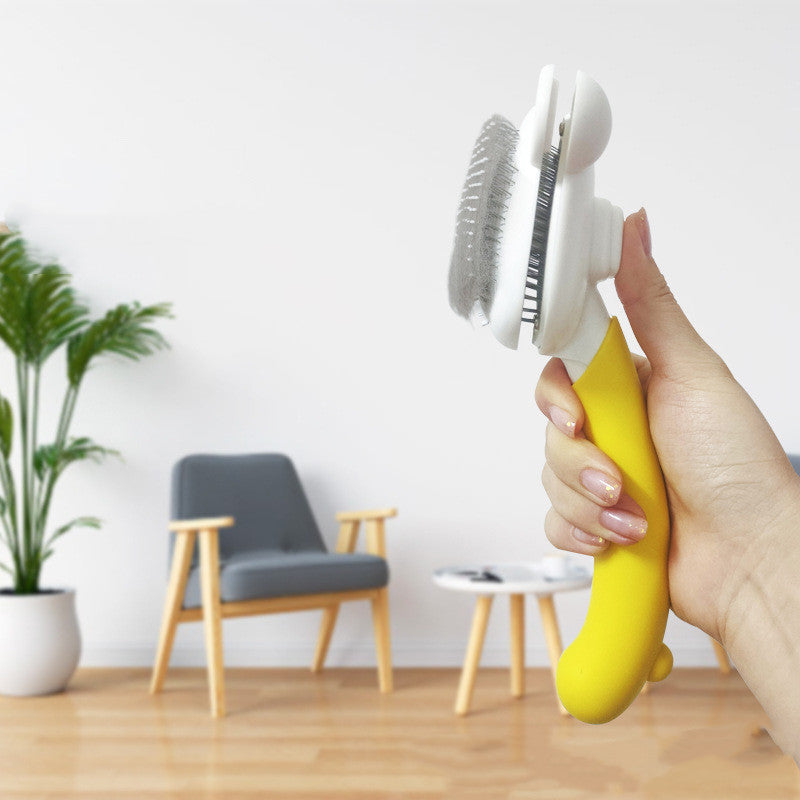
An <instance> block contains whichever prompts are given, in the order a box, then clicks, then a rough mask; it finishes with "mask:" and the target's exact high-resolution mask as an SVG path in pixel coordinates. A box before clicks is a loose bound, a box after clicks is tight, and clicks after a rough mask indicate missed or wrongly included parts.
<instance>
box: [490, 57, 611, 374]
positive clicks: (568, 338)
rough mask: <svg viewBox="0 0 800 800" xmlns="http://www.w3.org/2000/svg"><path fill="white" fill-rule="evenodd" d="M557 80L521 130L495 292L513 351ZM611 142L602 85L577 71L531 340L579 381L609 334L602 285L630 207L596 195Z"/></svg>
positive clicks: (549, 81)
mask: <svg viewBox="0 0 800 800" xmlns="http://www.w3.org/2000/svg"><path fill="white" fill-rule="evenodd" d="M557 95H558V82H557V81H556V79H555V71H554V68H553V67H552V66H548V67H545V68H544V69H543V70H542V72H541V74H540V76H539V85H538V89H537V92H536V103H535V105H534V107H533V108H532V109H531V110H530V112H529V113H528V114H527V116H526V117H525V120H524V121H523V123H522V125H521V126H520V132H519V134H520V139H519V144H518V146H517V149H516V152H515V154H514V157H515V160H516V163H515V167H516V168H517V174H516V176H515V180H514V183H515V186H514V192H513V193H512V196H511V198H510V199H509V206H508V209H507V211H506V213H505V221H504V225H503V237H502V239H501V242H500V251H499V257H498V264H499V266H498V274H497V289H496V293H495V297H494V301H493V303H492V313H491V316H490V322H489V326H490V328H491V330H492V333H493V334H494V336H495V337H496V338H497V339H498V341H500V342H501V343H502V344H504V345H506V347H511V348H516V347H517V345H518V342H519V336H520V329H521V319H522V305H523V298H524V296H525V280H526V275H527V264H528V255H529V252H530V247H531V236H532V233H533V222H534V220H533V215H532V213H531V209H532V208H534V207H535V205H536V196H537V193H538V190H539V179H540V175H541V164H542V159H543V157H544V154H545V153H546V152H547V151H548V150H549V149H550V147H551V145H552V143H553V129H554V121H555V109H556V101H557ZM610 136H611V108H610V106H609V104H608V99H607V98H606V95H605V93H604V92H603V90H602V89H601V88H600V86H599V85H598V84H597V83H596V82H595V81H594V80H593V79H592V78H590V77H589V76H588V75H587V74H586V73H584V72H578V75H577V80H576V86H575V95H574V98H573V102H572V108H571V110H570V113H569V116H568V117H567V118H566V119H565V120H564V129H563V133H562V134H561V146H560V148H561V153H560V158H559V165H558V176H557V179H556V190H555V193H554V198H553V205H552V210H551V217H550V226H549V235H548V240H547V253H546V258H545V275H544V279H543V286H542V291H543V295H542V298H541V300H540V303H539V311H538V323H537V325H536V328H535V331H534V337H533V342H534V344H535V345H536V346H537V348H538V349H539V351H540V352H541V353H543V354H544V355H556V356H559V357H560V358H561V359H562V360H563V361H564V363H565V365H566V367H567V370H568V372H569V375H570V377H571V378H572V380H573V381H575V380H577V379H578V378H579V377H580V376H581V375H582V374H583V371H584V369H585V368H586V366H587V365H588V364H589V363H590V362H591V360H592V358H593V357H594V355H595V353H596V352H597V349H598V348H599V346H600V343H601V342H602V340H603V337H604V336H605V334H606V331H607V330H608V324H609V316H608V312H607V311H606V309H605V306H604V304H603V301H602V299H601V298H600V294H599V292H598V291H597V283H598V282H599V281H601V280H604V279H605V278H610V277H613V276H614V275H615V274H616V271H617V269H618V267H619V260H620V255H621V253H622V223H623V215H622V209H620V208H618V207H617V206H614V205H612V204H611V203H610V202H609V201H608V200H604V199H601V198H597V197H595V196H594V164H595V162H596V161H597V159H598V158H600V156H601V155H602V153H603V151H604V150H605V148H606V145H607V144H608V140H609V137H610Z"/></svg>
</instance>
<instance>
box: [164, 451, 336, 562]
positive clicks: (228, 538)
mask: <svg viewBox="0 0 800 800" xmlns="http://www.w3.org/2000/svg"><path fill="white" fill-rule="evenodd" d="M222 516H232V517H234V518H235V520H236V524H235V525H234V526H233V527H232V528H228V529H226V530H224V531H221V532H220V535H219V549H220V556H221V557H222V558H223V559H224V558H226V557H229V556H231V555H233V554H234V553H241V552H246V551H248V550H265V549H267V550H276V551H283V552H296V551H301V550H314V551H321V552H325V550H326V548H325V543H324V541H323V539H322V536H321V535H320V532H319V528H318V527H317V523H316V521H315V520H314V515H313V514H312V512H311V507H310V506H309V504H308V500H307V499H306V495H305V492H303V487H302V486H301V485H300V479H299V478H298V477H297V472H296V471H295V468H294V465H293V464H292V462H291V460H290V459H289V458H288V457H287V456H285V455H281V454H279V453H263V454H252V455H190V456H186V457H185V458H182V459H181V460H180V461H179V462H178V463H177V464H176V465H175V467H174V468H173V470H172V519H174V520H176V519H196V518H201V517H222Z"/></svg>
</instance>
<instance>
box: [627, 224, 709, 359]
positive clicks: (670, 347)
mask: <svg viewBox="0 0 800 800" xmlns="http://www.w3.org/2000/svg"><path fill="white" fill-rule="evenodd" d="M650 249H651V239H650V226H649V224H648V221H647V214H646V212H645V210H644V209H641V210H640V211H637V212H636V213H635V214H631V215H630V216H629V217H628V218H627V219H626V220H625V226H624V228H623V233H622V258H621V260H620V265H619V271H618V272H617V277H616V281H615V283H616V288H617V294H618V295H619V299H620V300H621V301H622V305H623V307H624V308H625V313H626V314H627V316H628V321H629V322H630V324H631V328H632V329H633V333H634V335H635V336H636V340H637V341H638V342H639V345H640V346H641V348H642V349H643V350H644V352H645V355H646V356H647V358H648V359H649V360H650V363H651V364H652V366H653V369H655V370H660V371H667V372H671V373H674V372H675V371H680V367H681V364H687V363H690V364H691V363H694V364H696V362H697V361H698V360H702V359H703V357H704V355H706V356H711V357H713V358H714V359H718V357H717V356H716V354H715V353H714V352H713V350H711V348H710V347H709V346H708V345H707V344H706V343H705V342H704V341H703V340H702V339H701V338H700V335H699V334H698V333H697V331H696V330H695V329H694V328H693V327H692V324H691V323H690V322H689V320H688V319H687V318H686V315H685V314H684V313H683V311H682V310H681V307H680V306H679V305H678V303H677V301H676V300H675V298H674V296H673V294H672V292H671V291H670V289H669V286H667V281H666V280H665V278H664V276H663V275H662V274H661V271H660V270H659V268H658V266H657V265H656V262H655V261H654V260H653V258H652V256H651V255H650Z"/></svg>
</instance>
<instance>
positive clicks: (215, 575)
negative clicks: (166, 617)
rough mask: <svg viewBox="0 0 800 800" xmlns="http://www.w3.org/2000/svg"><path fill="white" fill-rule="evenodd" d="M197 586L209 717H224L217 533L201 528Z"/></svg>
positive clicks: (223, 676)
mask: <svg viewBox="0 0 800 800" xmlns="http://www.w3.org/2000/svg"><path fill="white" fill-rule="evenodd" d="M200 586H201V590H202V596H203V627H204V628H205V639H206V662H207V665H208V690H209V695H210V699H211V716H212V717H224V716H225V675H224V673H223V669H224V666H223V663H222V610H221V608H220V597H219V533H218V532H217V531H216V530H201V531H200Z"/></svg>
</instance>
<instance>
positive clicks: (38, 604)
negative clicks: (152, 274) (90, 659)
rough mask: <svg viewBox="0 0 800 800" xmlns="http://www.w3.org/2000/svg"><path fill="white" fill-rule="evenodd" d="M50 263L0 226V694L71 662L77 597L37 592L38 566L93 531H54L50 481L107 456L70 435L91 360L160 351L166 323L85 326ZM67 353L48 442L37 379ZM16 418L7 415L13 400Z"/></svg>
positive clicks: (45, 683)
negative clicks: (3, 364)
mask: <svg viewBox="0 0 800 800" xmlns="http://www.w3.org/2000/svg"><path fill="white" fill-rule="evenodd" d="M71 280H72V277H71V275H70V274H69V273H68V272H66V271H65V270H63V269H62V268H61V267H60V266H59V265H58V264H54V263H42V262H40V261H38V260H37V258H36V257H35V256H34V255H33V254H32V252H31V251H30V249H29V248H28V246H27V244H26V242H25V241H24V239H22V238H21V237H20V236H19V235H18V234H17V233H12V232H10V231H9V230H8V228H5V226H2V225H0V341H2V343H3V344H4V345H5V346H6V348H7V349H8V350H9V351H10V353H11V355H12V357H13V362H14V366H15V372H16V391H15V392H14V391H13V390H11V391H9V389H8V387H4V386H0V539H2V542H3V544H4V545H5V550H6V555H7V558H3V557H2V554H0V569H3V570H5V572H7V573H8V574H9V575H10V577H11V583H12V585H11V587H10V588H6V589H2V590H0V694H9V695H35V694H48V693H51V692H56V691H60V690H61V689H63V688H64V687H65V686H66V685H67V683H68V681H69V679H70V678H71V677H72V674H73V672H74V671H75V668H76V667H77V664H78V659H79V656H80V633H79V630H78V623H77V617H76V615H75V590H74V589H65V588H56V589H54V588H42V586H41V583H40V580H41V573H42V567H43V566H44V564H45V562H46V561H47V559H48V558H49V557H50V556H51V555H52V554H53V548H54V546H55V545H56V542H57V541H58V540H59V539H60V538H61V537H62V536H64V535H65V534H66V533H68V532H69V531H71V530H73V529H74V528H78V527H84V528H98V527H99V526H100V520H98V519H97V518H96V517H91V516H85V517H78V518H77V519H73V520H70V521H69V522H65V523H63V524H60V525H58V526H57V527H53V526H51V525H50V524H49V512H50V505H51V501H52V498H53V491H54V489H55V486H56V483H57V481H58V479H59V478H60V477H61V475H62V474H63V473H64V470H65V469H67V467H69V466H70V464H73V463H75V462H77V461H84V460H87V459H90V460H94V461H100V460H101V459H102V458H103V457H105V456H107V455H109V454H110V453H112V452H114V451H112V450H109V449H107V448H105V447H102V446H100V445H99V444H96V443H95V442H93V441H92V440H91V439H89V438H88V437H86V436H78V437H73V436H71V435H70V424H71V422H72V416H73V413H74V411H75V404H76V402H77V399H78V395H79V393H80V389H81V386H82V384H83V380H84V378H85V377H86V374H87V371H88V369H89V367H90V366H92V365H93V364H94V363H95V361H96V360H97V359H98V358H100V357H101V356H104V355H107V354H116V355H118V356H122V357H123V358H126V359H130V360H133V361H136V360H138V359H140V358H142V357H143V356H147V355H150V354H151V353H153V352H155V351H156V350H159V349H161V348H163V347H165V346H166V341H165V340H164V338H163V336H162V335H161V334H160V333H159V332H158V331H157V330H155V329H154V328H153V327H152V325H153V323H154V322H156V320H158V319H159V318H161V317H168V316H170V307H169V305H168V304H166V303H161V304H157V305H151V306H141V305H140V304H139V303H131V304H121V305H118V306H117V307H116V308H112V309H111V310H110V311H108V312H107V313H106V314H105V315H104V316H102V317H100V318H99V319H90V317H89V311H88V309H87V308H86V307H85V306H84V305H83V304H81V303H80V302H79V301H78V299H77V297H76V295H75V291H74V289H73V288H72V286H71ZM58 351H61V352H64V353H65V354H66V359H65V360H66V373H67V388H66V392H65V394H64V399H63V402H62V404H61V413H60V415H59V418H58V425H57V429H56V431H55V435H54V438H53V439H52V440H47V439H43V437H42V435H41V432H40V430H39V400H40V392H41V389H42V387H41V386H40V377H41V373H42V367H43V366H44V364H45V362H46V361H47V360H48V359H49V358H51V357H52V356H53V355H55V353H56V352H58ZM12 394H15V395H16V396H15V397H14V398H13V399H14V400H15V402H16V411H14V410H13V409H12V397H11V396H10V395H12Z"/></svg>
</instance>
